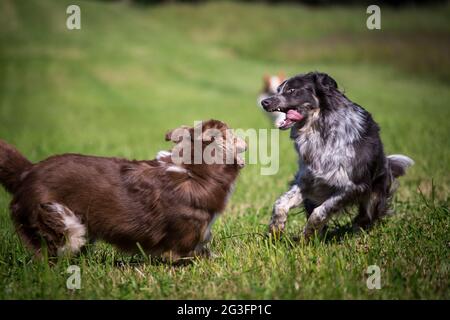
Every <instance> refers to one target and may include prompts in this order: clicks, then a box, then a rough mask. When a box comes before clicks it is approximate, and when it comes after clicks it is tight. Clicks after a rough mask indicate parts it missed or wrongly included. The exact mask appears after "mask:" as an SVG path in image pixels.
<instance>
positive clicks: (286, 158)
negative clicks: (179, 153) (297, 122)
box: [0, 0, 450, 299]
mask: <svg viewBox="0 0 450 320" xmlns="http://www.w3.org/2000/svg"><path fill="white" fill-rule="evenodd" d="M69 4H77V5H79V6H80V8H81V30H68V29H67V28H66V19H67V17H68V15H67V14H66V8H67V6H68V5H69ZM367 17H368V15H367V14H366V7H365V6H355V5H353V6H341V5H339V6H336V5H331V6H308V5H304V4H296V3H276V4H273V3H257V2H255V1H251V2H222V1H208V2H196V3H176V2H169V3H160V4H155V5H143V4H142V3H137V4H136V3H135V2H133V1H76V2H73V1H65V0H63V1H50V0H27V1H25V0H22V1H19V0H17V1H16V0H1V1H0V74H1V75H2V76H1V77H0V138H1V139H4V140H6V141H8V142H10V143H12V144H14V145H16V146H17V147H18V148H19V149H20V150H21V151H22V152H23V153H24V154H25V155H26V156H27V157H28V158H29V159H31V160H32V161H39V160H40V159H43V158H45V157H47V156H50V155H52V154H55V153H65V152H78V153H86V154H94V155H105V156H123V157H128V158H137V159H148V158H153V157H154V156H155V154H156V152H157V151H158V150H161V149H165V148H168V147H169V144H168V143H166V142H165V141H164V134H165V132H166V131H167V130H168V129H171V128H174V127H178V126H179V125H181V124H186V125H191V124H193V122H194V120H201V119H209V118H217V119H220V120H223V121H225V122H227V123H228V124H229V125H230V126H231V127H233V128H244V129H246V128H271V123H270V122H269V121H268V119H267V118H266V116H265V115H264V114H263V113H262V112H261V111H260V110H259V108H257V106H256V98H257V95H258V94H259V92H260V90H261V88H262V76H263V74H265V73H278V72H280V71H284V72H285V73H286V74H287V75H294V74H297V73H304V72H308V71H314V70H319V71H323V72H326V73H329V74H330V75H332V76H333V77H334V78H335V79H336V81H337V82H338V84H339V86H340V87H341V89H342V90H344V91H345V92H346V95H347V96H348V97H349V98H350V99H352V100H353V101H355V102H357V103H358V104H360V105H362V106H363V107H365V108H366V109H367V110H369V111H370V112H371V113H372V114H373V116H374V118H375V119H376V121H377V122H378V123H379V124H380V126H381V128H382V130H381V134H382V139H383V141H384V144H385V149H386V152H387V153H403V154H406V155H408V156H410V157H412V158H413V159H414V160H415V161H416V165H415V166H414V167H413V168H412V170H410V172H409V173H408V175H407V176H406V177H405V178H403V179H402V181H401V182H402V185H401V187H400V189H399V192H398V195H397V197H396V199H395V207H396V211H397V215H396V216H394V217H392V218H391V219H388V220H387V221H386V222H384V223H382V224H381V225H379V226H377V227H376V228H375V229H374V230H372V231H371V232H370V233H369V234H360V235H353V234H345V235H343V236H336V237H331V238H330V240H329V241H325V242H320V241H318V242H317V243H314V244H311V245H308V246H305V245H301V244H298V245H293V244H292V243H291V240H290V238H289V237H287V239H284V240H282V241H280V243H276V244H273V243H271V242H268V241H267V239H265V238H264V237H261V236H260V235H261V234H263V233H264V232H265V230H266V225H267V223H268V221H269V217H270V211H271V206H272V204H273V202H274V200H275V199H276V197H277V196H278V195H279V194H281V193H282V192H283V191H284V190H285V189H286V187H287V183H288V181H289V180H290V179H291V178H292V176H293V174H294V173H295V171H296V169H297V162H296V155H295V152H294V151H293V147H292V143H291V141H289V134H288V133H287V132H281V133H280V142H279V144H280V170H279V172H278V173H277V174H276V175H273V176H261V175H260V170H259V169H260V166H259V165H249V166H247V167H246V168H245V169H244V170H243V172H242V174H241V177H240V179H239V182H238V185H237V188H236V192H235V194H234V196H233V197H232V199H231V202H230V204H229V206H228V209H227V210H226V212H225V213H224V216H223V217H221V219H219V221H218V222H217V224H216V225H215V227H214V232H215V238H214V240H213V243H212V249H213V251H214V252H215V253H216V254H217V255H218V257H217V258H215V259H213V260H203V261H196V262H194V263H193V264H192V265H190V266H187V267H184V268H174V267H172V266H168V265H161V264H154V263H148V261H146V260H142V257H129V256H127V255H124V254H122V253H120V252H117V251H116V250H114V249H113V248H111V247H110V246H108V245H104V244H100V245H97V246H96V247H93V248H89V250H88V252H87V254H85V255H83V256H81V257H79V258H76V259H75V261H66V260H62V261H58V262H57V263H56V265H55V266H53V267H49V266H48V265H47V264H45V263H44V264H41V263H39V262H36V261H33V259H32V257H31V255H30V254H29V253H28V252H27V251H26V249H25V248H23V246H22V245H21V243H20V241H19V239H18V237H17V236H16V235H15V233H14V229H13V226H12V223H11V222H10V218H9V213H8V203H9V200H10V197H9V195H7V194H6V193H5V192H4V191H3V190H2V191H0V226H1V228H0V297H1V298H4V299H8V298H27V299H29V298H125V299H132V298H449V295H448V268H449V265H448V261H449V250H448V248H449V244H450V238H449V235H448V234H449V233H448V230H449V215H448V213H449V212H448V200H449V197H448V191H449V187H450V174H449V172H450V171H449V169H450V147H449V143H448V138H449V136H450V125H449V116H450V107H449V102H450V92H449V86H450V58H449V48H450V37H449V36H450V7H449V5H448V4H435V5H433V6H421V7H417V6H412V5H406V6H402V7H390V6H387V5H381V26H382V29H381V30H368V29H367V28H366V19H367ZM346 219H347V218H346V217H344V218H342V219H341V220H339V221H340V222H335V223H336V228H337V230H340V227H339V226H340V225H341V224H342V225H345V223H346V221H348V219H347V220H346ZM303 224H304V217H303V213H302V210H301V209H298V210H294V212H293V213H292V214H291V216H290V221H289V223H288V233H289V234H292V235H295V234H298V233H299V232H300V230H301V228H302V226H303ZM341 229H342V228H341ZM337 234H338V235H339V234H340V233H339V232H338V233H337ZM69 264H77V265H81V266H82V270H83V284H82V290H78V291H75V292H72V291H69V290H67V289H66V287H65V279H66V278H67V275H66V274H65V267H66V266H67V265H69ZM370 264H378V265H380V266H382V268H383V269H382V270H383V279H382V283H383V289H382V290H376V291H370V290H368V289H367V287H366V285H365V279H366V275H365V274H364V271H365V268H367V266H368V265H370Z"/></svg>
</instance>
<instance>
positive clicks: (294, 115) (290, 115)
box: [274, 109, 305, 130]
mask: <svg viewBox="0 0 450 320" xmlns="http://www.w3.org/2000/svg"><path fill="white" fill-rule="evenodd" d="M274 111H279V112H283V111H281V110H280V109H276V110H274ZM284 113H286V118H285V119H284V120H283V121H282V122H280V123H279V124H278V129H281V130H286V129H289V128H291V127H292V126H293V125H294V124H295V123H296V122H299V121H302V120H303V118H304V117H305V116H304V115H302V114H301V113H300V112H299V111H298V110H296V109H289V110H287V112H284Z"/></svg>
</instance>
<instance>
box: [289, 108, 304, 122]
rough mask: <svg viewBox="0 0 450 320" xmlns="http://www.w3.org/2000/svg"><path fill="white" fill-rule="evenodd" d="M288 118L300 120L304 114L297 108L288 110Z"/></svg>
mask: <svg viewBox="0 0 450 320" xmlns="http://www.w3.org/2000/svg"><path fill="white" fill-rule="evenodd" d="M286 118H288V119H289V120H292V121H300V120H302V119H303V115H301V114H300V113H299V112H297V111H295V110H289V111H288V112H287V115H286Z"/></svg>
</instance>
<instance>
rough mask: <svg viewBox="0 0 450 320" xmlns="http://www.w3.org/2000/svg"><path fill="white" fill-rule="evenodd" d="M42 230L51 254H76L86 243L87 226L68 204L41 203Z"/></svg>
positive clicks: (39, 219)
mask: <svg viewBox="0 0 450 320" xmlns="http://www.w3.org/2000/svg"><path fill="white" fill-rule="evenodd" d="M37 218H38V221H39V222H40V227H41V228H40V229H41V230H40V231H41V233H42V236H43V238H44V239H45V240H46V242H47V247H48V250H49V254H51V255H53V256H54V255H58V256H61V255H75V254H77V253H79V252H80V250H81V248H82V247H83V246H84V245H85V243H86V227H85V226H84V225H83V224H82V223H81V221H80V219H79V218H78V217H77V216H76V215H75V214H74V213H73V212H72V211H71V210H70V209H69V208H67V207H66V206H64V205H62V204H59V203H56V202H48V203H43V204H41V205H40V213H39V215H38V217H37Z"/></svg>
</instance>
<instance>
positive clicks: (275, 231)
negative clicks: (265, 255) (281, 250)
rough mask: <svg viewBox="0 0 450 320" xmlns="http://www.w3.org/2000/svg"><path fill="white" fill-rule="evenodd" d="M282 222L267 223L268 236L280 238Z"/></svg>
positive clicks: (282, 229)
mask: <svg viewBox="0 0 450 320" xmlns="http://www.w3.org/2000/svg"><path fill="white" fill-rule="evenodd" d="M284 227H285V226H284V223H271V224H270V225H269V233H268V236H269V237H272V238H273V239H280V238H281V236H282V234H283V233H284Z"/></svg>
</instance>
